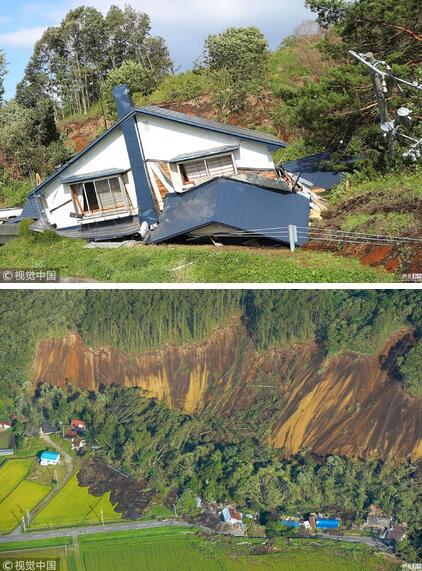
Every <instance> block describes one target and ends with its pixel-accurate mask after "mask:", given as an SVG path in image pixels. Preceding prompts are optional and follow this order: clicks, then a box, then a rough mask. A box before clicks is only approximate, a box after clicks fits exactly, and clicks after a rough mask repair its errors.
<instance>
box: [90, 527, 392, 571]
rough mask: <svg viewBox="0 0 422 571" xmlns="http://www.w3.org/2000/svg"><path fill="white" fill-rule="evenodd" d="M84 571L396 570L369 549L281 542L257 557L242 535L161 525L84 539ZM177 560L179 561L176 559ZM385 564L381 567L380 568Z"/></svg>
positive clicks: (255, 543) (344, 545)
mask: <svg viewBox="0 0 422 571" xmlns="http://www.w3.org/2000/svg"><path fill="white" fill-rule="evenodd" d="M79 543H80V550H81V558H82V561H83V564H84V567H85V570H86V571H95V570H97V569H101V570H102V571H120V570H121V571H123V570H126V569H133V570H135V569H148V571H167V570H168V571H173V569H178V571H195V570H196V569H202V570H203V571H241V570H242V571H243V570H248V569H250V570H251V571H252V570H255V571H261V570H262V571H264V570H267V569H268V570H270V569H274V570H282V571H305V570H306V571H308V570H309V569H312V570H315V571H331V570H332V571H337V570H338V571H342V570H344V571H376V570H380V571H381V569H383V571H386V570H387V569H393V568H394V567H393V566H392V565H390V564H389V563H387V561H384V560H383V561H382V562H381V561H380V559H379V558H378V557H376V556H373V555H372V553H371V552H370V550H369V549H367V548H365V547H360V546H358V547H356V546H351V545H350V544H349V545H348V544H336V543H331V542H310V541H309V542H307V541H306V542H304V541H302V542H299V541H293V542H292V544H291V545H289V546H288V545H287V544H286V543H284V542H282V541H279V542H278V545H277V552H274V553H270V554H266V555H259V556H258V555H253V554H252V553H251V551H252V549H253V548H254V547H256V546H257V545H259V544H260V542H259V541H256V540H245V539H244V538H236V539H225V538H224V539H223V538H216V537H214V538H213V540H212V541H209V540H206V539H204V538H203V537H201V536H198V535H195V534H194V533H193V532H192V531H189V530H186V529H183V528H174V529H169V528H161V529H154V530H144V531H136V532H120V533H114V534H101V535H95V536H94V535H92V536H89V535H88V536H83V537H81V538H80V541H79ZM176 562H177V563H176ZM381 564H382V567H381Z"/></svg>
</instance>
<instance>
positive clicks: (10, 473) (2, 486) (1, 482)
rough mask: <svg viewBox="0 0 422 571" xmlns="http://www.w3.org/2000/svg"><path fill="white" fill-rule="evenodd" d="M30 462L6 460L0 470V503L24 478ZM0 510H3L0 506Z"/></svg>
mask: <svg viewBox="0 0 422 571" xmlns="http://www.w3.org/2000/svg"><path fill="white" fill-rule="evenodd" d="M31 464H32V459H31V460H29V459H28V460H7V461H6V462H5V463H4V464H2V466H1V468H0V502H2V501H3V500H4V498H5V497H6V496H7V495H8V494H10V492H11V491H12V490H14V489H15V488H16V486H18V485H19V484H20V482H21V481H22V480H23V479H24V478H25V476H26V475H27V473H28V472H29V468H30V467H31ZM0 510H1V511H3V508H2V507H1V506H0Z"/></svg>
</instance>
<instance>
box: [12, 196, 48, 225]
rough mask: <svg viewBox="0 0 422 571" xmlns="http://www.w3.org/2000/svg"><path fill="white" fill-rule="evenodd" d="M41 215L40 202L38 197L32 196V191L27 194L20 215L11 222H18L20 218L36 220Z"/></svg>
mask: <svg viewBox="0 0 422 571" xmlns="http://www.w3.org/2000/svg"><path fill="white" fill-rule="evenodd" d="M41 215H42V206H41V204H40V201H39V198H38V197H36V196H33V195H32V193H31V194H29V195H28V197H27V199H26V202H25V204H24V206H23V209H22V212H21V213H20V215H19V216H18V217H17V218H15V219H14V220H12V223H13V224H16V223H17V222H20V221H21V220H26V219H27V218H32V219H33V220H38V219H39V218H41Z"/></svg>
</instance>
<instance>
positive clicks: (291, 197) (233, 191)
mask: <svg viewBox="0 0 422 571" xmlns="http://www.w3.org/2000/svg"><path fill="white" fill-rule="evenodd" d="M308 222H309V200H308V199H307V198H305V197H304V196H301V195H299V194H294V193H284V192H281V191H277V190H272V189H268V188H262V187H260V186H256V185H254V184H251V183H248V182H245V181H239V180H234V179H232V178H225V177H221V178H216V179H212V180H210V181H207V182H205V183H204V184H202V185H200V186H197V187H195V188H194V189H192V190H189V191H188V192H185V193H183V194H169V195H168V197H167V201H166V206H165V208H164V210H163V212H162V214H161V216H160V220H159V223H158V226H157V228H156V229H155V230H153V231H152V232H151V235H150V237H149V239H148V240H147V241H148V242H150V243H153V244H154V243H159V242H164V241H166V240H171V239H172V238H175V237H176V236H181V235H184V234H187V233H189V232H191V231H193V230H195V229H198V228H203V227H206V226H209V225H210V224H219V225H221V226H225V227H229V228H234V229H237V230H245V231H247V232H250V233H251V235H253V236H263V237H266V238H271V239H273V240H277V241H280V242H288V237H287V226H288V225H289V224H295V225H296V226H300V227H302V228H307V227H308ZM280 228H282V230H280ZM306 242H307V234H306V232H305V233H304V234H302V233H301V234H300V237H299V240H298V244H299V245H303V244H305V243H306Z"/></svg>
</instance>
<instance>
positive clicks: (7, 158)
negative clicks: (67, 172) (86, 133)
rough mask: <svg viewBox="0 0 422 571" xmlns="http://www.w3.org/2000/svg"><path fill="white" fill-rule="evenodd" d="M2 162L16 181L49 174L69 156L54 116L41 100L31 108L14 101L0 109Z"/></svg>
mask: <svg viewBox="0 0 422 571" xmlns="http://www.w3.org/2000/svg"><path fill="white" fill-rule="evenodd" d="M0 140H1V142H2V149H1V153H2V160H3V161H4V164H5V165H7V169H8V171H10V173H11V174H12V175H14V176H15V177H16V178H20V177H28V176H30V175H31V174H33V173H35V172H38V173H39V174H41V175H43V174H46V173H48V172H51V170H52V169H54V167H55V166H57V164H60V163H62V162H63V161H64V160H66V158H67V157H68V151H66V150H65V148H64V146H63V143H62V140H61V138H60V135H59V133H58V130H57V128H56V124H55V121H54V117H53V110H52V104H51V102H50V101H48V100H45V99H44V100H40V101H39V102H38V105H37V106H36V108H34V109H30V108H26V107H23V106H22V105H19V103H17V101H15V100H13V99H12V100H11V101H8V102H7V103H6V104H4V105H3V106H2V107H1V108H0Z"/></svg>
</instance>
